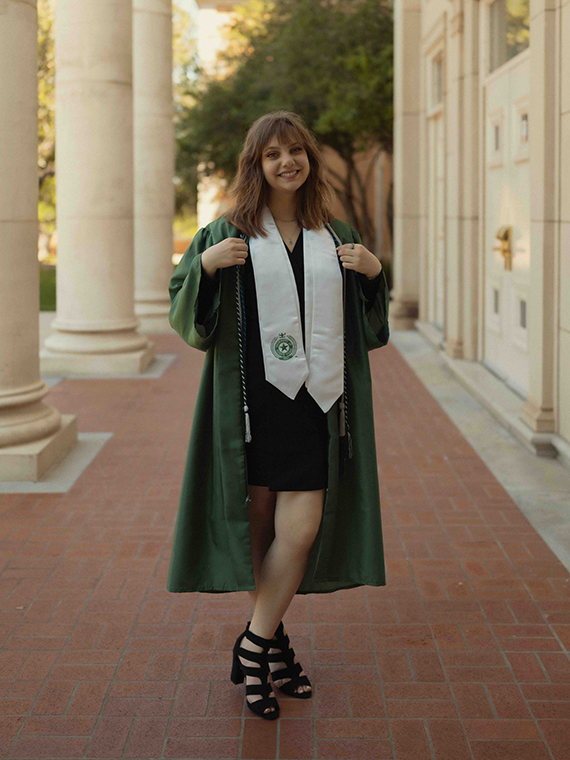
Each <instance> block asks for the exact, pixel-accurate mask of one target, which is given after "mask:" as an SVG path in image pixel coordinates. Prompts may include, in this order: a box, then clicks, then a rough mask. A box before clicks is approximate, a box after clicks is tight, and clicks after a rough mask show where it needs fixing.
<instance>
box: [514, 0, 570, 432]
mask: <svg viewBox="0 0 570 760" xmlns="http://www.w3.org/2000/svg"><path fill="white" fill-rule="evenodd" d="M530 10H531V13H530V39H531V45H530V56H531V58H530V71H531V80H530V95H531V100H530V102H531V103H532V108H531V109H530V112H529V142H530V186H531V195H530V219H531V222H530V235H531V238H530V250H531V256H530V281H531V283H532V286H531V288H530V291H529V317H530V318H529V323H528V346H529V354H530V383H529V392H528V396H527V400H526V402H525V403H524V404H523V407H522V410H521V418H522V420H523V422H525V423H526V424H527V425H528V427H529V428H530V429H531V430H534V431H535V432H538V433H545V432H551V431H554V430H555V416H554V403H555V401H554V399H555V395H554V394H555V383H554V379H555V378H554V369H555V363H554V351H555V344H556V340H555V337H556V336H555V328H556V322H555V311H554V308H555V298H554V297H553V294H554V293H555V283H556V266H555V262H556V247H557V237H558V218H559V216H558V214H559V211H558V194H557V186H556V182H557V176H558V175H557V166H556V157H557V155H559V150H560V148H559V138H558V134H557V132H558V129H557V122H558V119H559V114H558V112H557V92H558V87H559V78H558V72H559V66H560V61H559V57H558V41H559V39H560V34H559V29H558V27H557V23H556V14H555V12H554V10H553V9H552V6H551V4H550V3H549V2H547V0H532V3H531V9H530ZM563 286H564V287H565V286H566V284H563Z"/></svg>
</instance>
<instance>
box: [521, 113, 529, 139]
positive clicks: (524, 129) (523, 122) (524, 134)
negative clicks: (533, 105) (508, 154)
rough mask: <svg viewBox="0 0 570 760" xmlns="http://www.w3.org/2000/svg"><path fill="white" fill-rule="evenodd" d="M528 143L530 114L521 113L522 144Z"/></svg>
mask: <svg viewBox="0 0 570 760" xmlns="http://www.w3.org/2000/svg"><path fill="white" fill-rule="evenodd" d="M526 142H528V114H527V113H521V143H526Z"/></svg>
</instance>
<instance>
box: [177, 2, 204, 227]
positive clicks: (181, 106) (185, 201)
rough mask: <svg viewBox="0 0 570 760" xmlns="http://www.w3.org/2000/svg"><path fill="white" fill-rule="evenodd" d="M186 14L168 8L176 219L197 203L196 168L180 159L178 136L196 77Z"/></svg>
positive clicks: (190, 104) (191, 102)
mask: <svg viewBox="0 0 570 760" xmlns="http://www.w3.org/2000/svg"><path fill="white" fill-rule="evenodd" d="M193 31H194V25H193V22H192V19H191V17H190V14H189V13H188V12H187V11H185V10H184V9H183V8H182V7H181V6H180V5H178V3H173V4H172V45H173V95H174V129H175V133H176V177H175V188H176V191H175V208H176V213H177V214H179V215H184V214H188V213H189V214H190V215H192V214H194V213H195V211H196V203H197V190H196V186H197V182H198V172H197V168H196V164H195V163H193V162H187V161H186V160H185V158H184V147H183V145H181V141H180V135H181V134H183V133H184V121H185V115H186V113H187V112H188V110H189V109H191V108H193V106H194V104H195V99H194V96H193V94H192V90H193V80H194V79H195V77H196V41H195V36H194V35H193Z"/></svg>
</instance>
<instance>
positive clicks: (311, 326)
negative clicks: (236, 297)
mask: <svg viewBox="0 0 570 760" xmlns="http://www.w3.org/2000/svg"><path fill="white" fill-rule="evenodd" d="M263 226H264V227H265V229H266V230H267V231H268V233H269V235H268V237H265V238H263V237H251V238H250V239H249V250H250V255H251V263H252V265H253V271H254V279H255V291H256V295H257V306H258V311H259V329H260V334H261V346H262V350H263V362H264V366H265V377H266V379H267V381H268V382H270V383H271V384H272V385H274V386H275V387H276V388H279V390H280V391H282V392H283V393H284V394H285V395H286V396H288V397H289V398H292V399H293V398H295V396H296V395H297V393H298V391H299V388H300V387H301V386H302V385H303V383H305V384H306V386H307V390H308V391H309V393H310V394H311V396H312V397H313V398H314V399H315V401H316V402H317V404H318V405H319V406H320V407H321V409H322V410H323V412H327V411H328V410H329V409H330V408H331V406H332V405H333V404H334V402H335V401H336V400H337V399H338V397H339V396H340V395H341V394H342V391H343V359H344V354H343V348H344V346H343V341H344V335H343V308H342V273H341V271H340V268H339V263H338V254H337V252H336V247H335V242H334V240H333V238H332V236H331V234H330V233H329V231H328V230H327V229H326V227H325V226H324V225H323V226H322V227H321V229H320V230H306V229H302V230H301V233H300V234H302V235H303V252H304V253H303V257H304V270H305V340H306V345H305V350H303V332H302V323H301V316H300V306H299V295H298V293H297V286H296V283H295V275H294V273H293V268H292V267H291V262H290V261H289V256H288V254H287V251H286V250H285V245H284V243H283V238H282V237H281V235H280V234H279V230H278V229H277V226H276V224H275V221H274V219H273V215H272V214H271V211H270V210H269V207H268V206H265V208H264V212H263Z"/></svg>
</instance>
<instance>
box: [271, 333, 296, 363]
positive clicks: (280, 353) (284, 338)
mask: <svg viewBox="0 0 570 760" xmlns="http://www.w3.org/2000/svg"><path fill="white" fill-rule="evenodd" d="M296 352H297V341H296V340H295V338H294V337H293V336H292V335H287V334H286V333H279V335H276V336H275V337H274V338H273V340H272V341H271V353H272V354H273V356H276V357H277V358H278V359H283V360H284V361H285V360H287V359H291V358H292V357H293V356H295V354H296Z"/></svg>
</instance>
